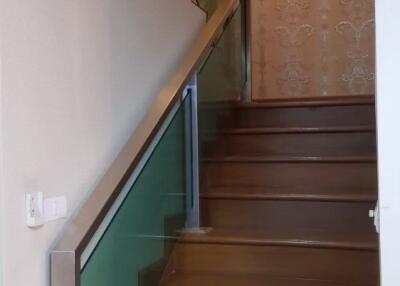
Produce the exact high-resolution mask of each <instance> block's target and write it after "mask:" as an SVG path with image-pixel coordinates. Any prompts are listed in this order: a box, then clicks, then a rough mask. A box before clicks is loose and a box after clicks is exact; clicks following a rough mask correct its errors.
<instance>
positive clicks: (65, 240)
mask: <svg viewBox="0 0 400 286" xmlns="http://www.w3.org/2000/svg"><path fill="white" fill-rule="evenodd" d="M238 7H239V1H238V0H218V7H217V9H216V11H215V12H214V13H213V15H212V17H211V18H210V19H209V21H208V22H207V24H206V25H205V27H204V28H203V30H202V31H201V33H200V35H199V36H198V38H197V39H196V41H195V42H194V44H193V46H192V47H191V48H190V50H189V52H188V53H187V54H186V55H185V56H184V57H183V60H182V62H181V64H180V65H179V67H178V68H177V70H176V71H175V73H174V74H173V76H172V77H171V78H170V80H169V81H168V83H167V84H166V85H165V87H164V88H163V89H162V90H161V92H160V94H159V96H158V97H157V99H156V100H155V102H154V103H153V104H152V106H151V107H150V109H149V110H148V112H147V113H146V115H145V117H144V118H143V120H142V121H141V123H140V124H139V126H138V127H137V128H136V130H135V131H134V132H133V134H132V136H131V137H130V139H129V141H128V143H127V144H126V145H125V146H124V148H123V149H122V151H121V152H120V153H119V155H118V156H117V158H116V159H115V160H114V162H113V163H112V165H111V167H110V168H109V170H108V171H107V172H106V174H105V175H104V176H103V178H102V179H101V181H100V183H99V184H98V185H97V187H96V189H95V190H94V191H93V193H92V194H91V195H90V197H89V198H88V200H87V201H86V202H85V203H84V204H83V206H82V207H81V209H80V210H79V212H78V213H77V215H76V216H75V218H74V219H73V221H72V222H71V224H69V225H68V226H67V228H66V230H65V232H64V234H63V235H62V237H61V239H60V240H59V242H58V243H57V245H56V247H55V248H54V249H53V250H52V252H51V285H52V286H79V285H80V257H81V254H82V252H83V251H84V249H85V248H86V247H87V245H88V243H89V242H90V240H91V239H92V237H93V235H94V234H95V232H96V230H97V229H98V227H99V226H100V224H101V222H102V221H103V219H104V218H105V216H106V214H107V213H108V211H109V210H110V208H111V207H112V205H113V204H114V202H115V200H116V199H117V197H118V195H119V194H120V192H121V190H122V188H123V187H124V185H125V184H126V182H127V180H128V178H129V177H130V175H131V174H132V172H133V170H135V168H136V167H137V165H138V162H139V161H140V159H141V157H142V155H143V154H144V152H145V151H146V149H147V148H148V147H149V145H150V143H151V142H152V140H153V139H154V136H155V135H156V133H157V131H158V129H159V127H160V125H161V124H162V122H163V121H164V119H165V118H166V116H167V115H168V114H169V112H170V110H171V108H172V107H173V106H174V104H175V103H176V102H177V100H179V98H180V95H181V92H182V91H183V89H184V88H185V86H186V85H187V83H188V82H189V80H190V79H191V77H192V76H193V74H194V73H195V72H196V70H197V69H198V68H199V66H200V64H201V63H202V62H203V61H204V59H205V57H206V56H207V54H208V52H209V50H210V48H211V46H212V44H213V42H214V41H216V39H218V37H219V35H220V34H221V33H222V32H223V30H224V28H225V26H226V25H225V24H226V23H227V21H228V20H229V19H230V18H231V17H232V16H233V15H234V13H235V11H236V9H237V8H238Z"/></svg>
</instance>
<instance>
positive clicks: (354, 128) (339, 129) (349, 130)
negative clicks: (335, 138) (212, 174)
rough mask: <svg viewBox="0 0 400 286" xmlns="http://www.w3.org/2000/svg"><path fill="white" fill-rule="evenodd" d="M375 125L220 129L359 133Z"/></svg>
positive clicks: (246, 132) (248, 132) (238, 132)
mask: <svg viewBox="0 0 400 286" xmlns="http://www.w3.org/2000/svg"><path fill="white" fill-rule="evenodd" d="M375 130H376V128H375V126H374V125H359V126H321V127H250V128H243V127H242V128H231V129H225V130H220V131H219V132H220V133H221V134H234V135H260V134H299V133H311V134H312V133H358V132H375Z"/></svg>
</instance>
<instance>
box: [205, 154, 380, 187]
mask: <svg viewBox="0 0 400 286" xmlns="http://www.w3.org/2000/svg"><path fill="white" fill-rule="evenodd" d="M204 163H205V164H204V169H203V170H204V176H205V177H204V180H203V181H202V184H203V187H206V188H209V187H222V186H224V187H228V186H242V185H254V186H262V187H265V188H286V189H291V188H303V189H307V188H327V189H353V188H354V189H369V188H375V189H376V188H377V170H376V161H375V157H343V158H340V157H324V158H321V157H255V156H249V157H244V156H239V157H238V156H235V157H220V158H213V159H209V160H205V161H204Z"/></svg>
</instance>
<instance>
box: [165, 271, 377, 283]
mask: <svg viewBox="0 0 400 286" xmlns="http://www.w3.org/2000/svg"><path fill="white" fill-rule="evenodd" d="M225 285H229V286H377V285H378V284H374V283H371V284H349V283H344V284H343V283H341V282H334V281H323V280H310V279H290V278H278V277H271V276H268V275H257V274H248V275H237V274H214V273H212V272H211V273H190V274H180V273H177V274H174V275H172V276H170V277H169V279H168V280H167V281H164V282H163V283H162V284H161V286H225Z"/></svg>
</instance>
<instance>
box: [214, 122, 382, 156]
mask: <svg viewBox="0 0 400 286" xmlns="http://www.w3.org/2000/svg"><path fill="white" fill-rule="evenodd" d="M301 130H302V131H301ZM324 130H326V129H325V128H324ZM335 130H338V129H335ZM219 147H220V148H219V154H224V155H226V156H239V155H241V156H248V155H253V156H254V155H258V156H320V157H322V158H323V157H329V156H330V157H333V156H341V157H343V156H375V155H376V135H375V133H374V132H370V131H365V130H362V131H355V130H354V129H352V130H351V131H350V130H349V129H348V130H347V131H346V132H335V131H333V129H329V131H322V129H319V128H311V129H309V128H306V129H304V128H288V129H285V128H280V129H275V128H267V129H266V128H261V129H260V128H257V129H256V130H253V129H252V128H249V129H233V130H227V131H223V132H222V133H221V138H220V143H219Z"/></svg>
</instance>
